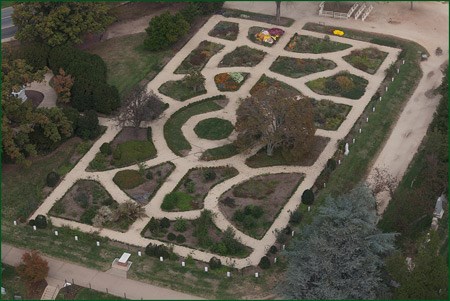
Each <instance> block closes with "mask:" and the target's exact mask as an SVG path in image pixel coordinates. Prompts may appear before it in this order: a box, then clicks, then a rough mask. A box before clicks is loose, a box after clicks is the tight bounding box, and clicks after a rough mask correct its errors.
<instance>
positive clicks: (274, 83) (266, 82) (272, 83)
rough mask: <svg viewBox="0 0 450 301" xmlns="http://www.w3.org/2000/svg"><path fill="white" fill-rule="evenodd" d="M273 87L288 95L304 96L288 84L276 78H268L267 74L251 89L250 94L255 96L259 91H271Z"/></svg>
mask: <svg viewBox="0 0 450 301" xmlns="http://www.w3.org/2000/svg"><path fill="white" fill-rule="evenodd" d="M271 87H277V88H279V89H282V90H284V91H285V93H286V94H290V95H292V96H294V95H302V93H301V92H300V91H299V90H297V89H295V88H294V87H292V86H289V85H288V84H286V83H284V82H282V81H279V80H276V79H274V78H271V77H268V76H266V75H265V74H263V75H262V76H261V78H260V79H259V80H258V81H257V82H256V84H255V85H254V86H253V87H252V88H251V89H250V94H251V95H253V94H255V93H256V92H257V91H259V90H261V89H265V90H267V89H270V88H271Z"/></svg>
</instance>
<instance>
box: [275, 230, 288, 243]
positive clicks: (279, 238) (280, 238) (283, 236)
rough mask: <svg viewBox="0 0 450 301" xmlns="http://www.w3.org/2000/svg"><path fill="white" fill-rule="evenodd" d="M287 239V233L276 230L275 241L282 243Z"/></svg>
mask: <svg viewBox="0 0 450 301" xmlns="http://www.w3.org/2000/svg"><path fill="white" fill-rule="evenodd" d="M287 239H288V235H287V234H286V233H284V232H283V231H278V233H277V242H279V243H280V244H284V243H286V241H287Z"/></svg>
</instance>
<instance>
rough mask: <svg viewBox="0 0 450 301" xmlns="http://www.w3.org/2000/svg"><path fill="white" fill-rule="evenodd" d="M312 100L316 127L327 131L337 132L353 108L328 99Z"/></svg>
mask: <svg viewBox="0 0 450 301" xmlns="http://www.w3.org/2000/svg"><path fill="white" fill-rule="evenodd" d="M310 100H311V103H312V106H313V109H314V125H315V127H316V128H318V129H323V130H327V131H335V130H337V129H338V128H339V126H340V125H341V124H342V122H343V121H344V120H345V118H346V117H347V115H348V113H349V112H350V110H351V109H352V107H351V106H347V105H344V104H340V103H335V102H332V101H330V100H326V99H322V100H315V99H310Z"/></svg>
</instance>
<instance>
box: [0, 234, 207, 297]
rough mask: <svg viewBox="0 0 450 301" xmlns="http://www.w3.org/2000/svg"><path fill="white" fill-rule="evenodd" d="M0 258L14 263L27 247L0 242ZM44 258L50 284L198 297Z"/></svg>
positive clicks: (121, 292) (115, 292) (141, 294)
mask: <svg viewBox="0 0 450 301" xmlns="http://www.w3.org/2000/svg"><path fill="white" fill-rule="evenodd" d="M1 250H2V262H3V263H5V264H8V265H12V266H16V265H18V264H19V263H20V262H21V257H22V254H23V253H25V252H26V251H27V250H23V249H18V248H15V247H13V246H10V245H8V244H4V243H2V249H1ZM43 258H44V259H45V260H47V261H48V266H49V268H50V270H49V272H48V277H47V282H48V283H49V284H50V285H54V286H57V285H59V287H62V285H63V284H64V282H65V280H66V279H67V281H72V279H73V281H74V283H75V284H77V285H81V286H84V287H89V284H90V285H91V287H92V289H95V290H98V291H103V292H104V291H106V288H108V292H109V293H110V294H112V295H115V296H119V297H123V296H124V293H125V294H126V297H127V299H132V300H139V299H141V298H142V299H143V300H155V299H156V300H200V299H201V298H199V297H197V296H193V295H188V294H184V293H180V292H177V291H173V290H170V289H166V288H161V287H158V286H154V285H151V284H147V283H143V282H139V281H135V280H131V279H126V278H123V277H120V276H116V275H113V274H110V273H108V272H100V271H97V270H93V269H88V268H85V267H82V266H79V265H75V264H71V263H68V262H65V261H62V260H58V259H54V258H51V257H48V256H43Z"/></svg>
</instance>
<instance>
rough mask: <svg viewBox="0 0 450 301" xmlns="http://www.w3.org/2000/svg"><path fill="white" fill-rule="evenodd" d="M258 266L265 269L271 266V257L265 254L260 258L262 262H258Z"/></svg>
mask: <svg viewBox="0 0 450 301" xmlns="http://www.w3.org/2000/svg"><path fill="white" fill-rule="evenodd" d="M258 266H259V267H260V268H261V269H263V270H266V269H268V268H270V259H269V257H267V256H263V257H262V258H261V260H260V262H259V263H258Z"/></svg>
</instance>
